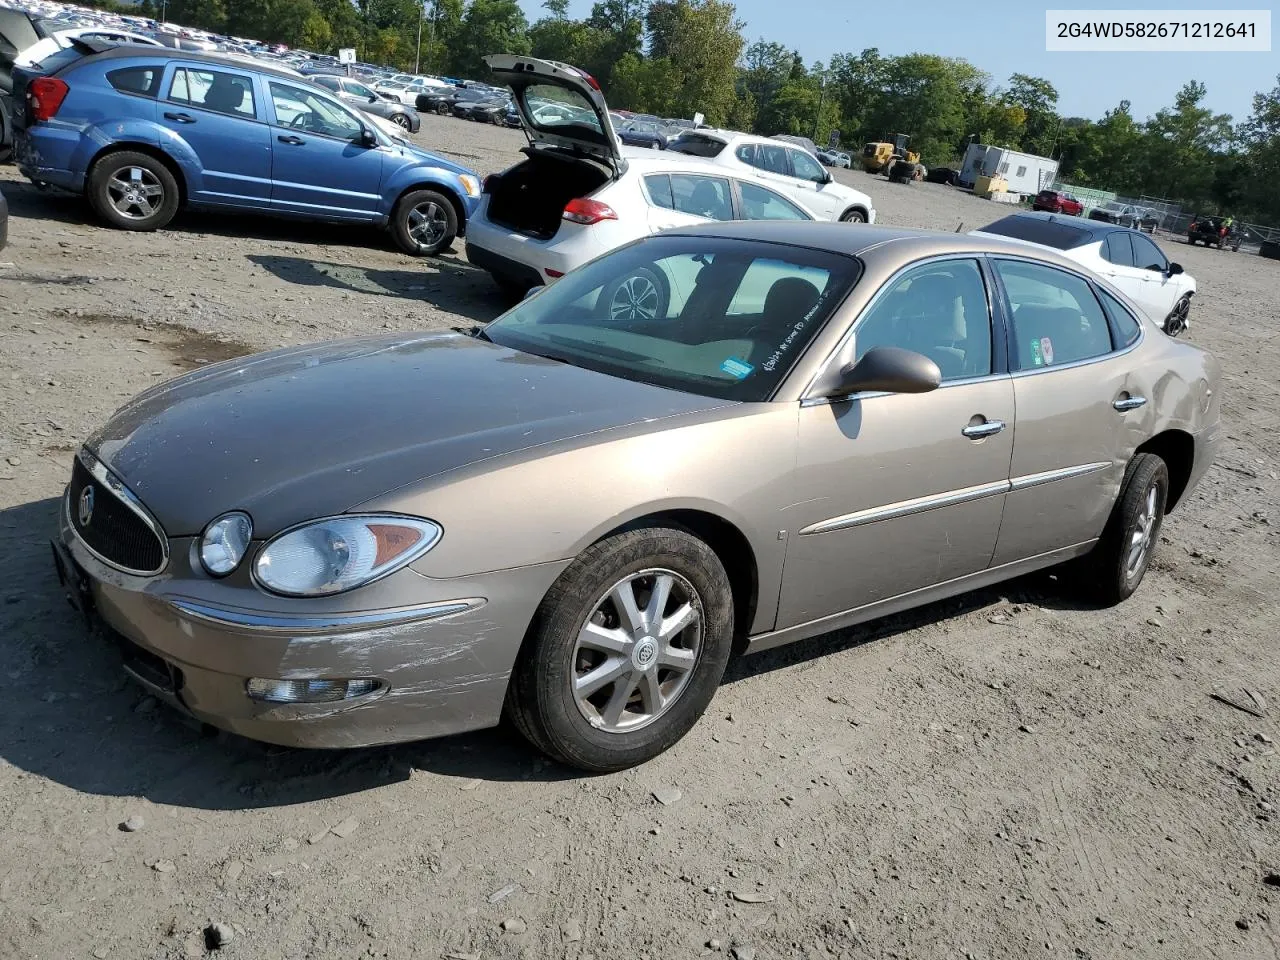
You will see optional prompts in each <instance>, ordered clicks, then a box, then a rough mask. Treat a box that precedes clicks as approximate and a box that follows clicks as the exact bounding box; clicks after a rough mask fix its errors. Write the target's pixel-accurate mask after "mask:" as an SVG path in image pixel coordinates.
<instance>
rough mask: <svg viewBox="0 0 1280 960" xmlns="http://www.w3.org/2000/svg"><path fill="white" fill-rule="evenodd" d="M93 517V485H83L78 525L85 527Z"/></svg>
mask: <svg viewBox="0 0 1280 960" xmlns="http://www.w3.org/2000/svg"><path fill="white" fill-rule="evenodd" d="M92 519H93V487H85V488H84V490H83V491H82V492H81V493H80V526H82V527H87V526H88V525H89V521H90V520H92Z"/></svg>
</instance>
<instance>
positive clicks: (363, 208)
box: [265, 78, 386, 220]
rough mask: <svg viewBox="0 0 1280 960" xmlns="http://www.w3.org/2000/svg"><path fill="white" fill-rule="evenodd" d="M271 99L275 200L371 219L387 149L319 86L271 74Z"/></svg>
mask: <svg viewBox="0 0 1280 960" xmlns="http://www.w3.org/2000/svg"><path fill="white" fill-rule="evenodd" d="M265 85H266V87H267V89H268V93H269V96H270V98H271V110H272V125H271V128H270V132H271V148H272V149H271V157H272V159H271V204H272V207H273V208H275V209H279V210H285V211H292V212H294V213H303V214H308V215H310V216H321V217H327V218H331V219H335V220H372V219H373V218H374V217H375V215H376V213H377V209H378V201H379V200H380V199H381V193H380V188H381V184H382V164H383V159H384V157H385V156H386V151H385V149H384V148H383V147H381V146H380V145H377V144H375V145H373V146H369V145H366V144H365V143H364V142H363V140H362V135H363V131H364V129H365V124H364V122H363V121H362V120H360V119H359V117H357V116H356V114H355V113H353V112H352V111H351V110H350V109H348V108H347V107H344V106H343V105H342V104H340V103H338V102H337V101H336V100H334V99H332V98H331V97H327V96H325V95H324V94H322V93H321V92H320V91H318V90H314V89H312V90H309V89H307V88H305V87H301V86H297V85H295V84H292V83H288V82H287V81H284V80H276V79H273V78H272V79H267V80H266V84H265Z"/></svg>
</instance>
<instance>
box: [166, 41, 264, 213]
mask: <svg viewBox="0 0 1280 960" xmlns="http://www.w3.org/2000/svg"><path fill="white" fill-rule="evenodd" d="M163 89H164V99H163V102H161V104H160V116H159V118H158V122H159V124H160V125H161V126H162V127H165V128H167V129H169V130H170V131H172V133H173V135H174V137H175V138H176V139H178V140H180V141H182V142H185V143H186V144H187V145H188V146H189V147H190V148H191V150H192V151H193V152H194V153H195V155H196V157H197V159H198V160H199V161H200V169H201V173H200V177H199V179H198V180H196V181H195V182H193V183H189V184H187V189H188V191H189V196H190V199H191V200H192V201H195V202H197V203H203V204H216V205H224V206H250V207H262V208H266V207H267V206H268V204H269V203H270V199H271V130H270V127H269V126H268V125H267V122H266V108H265V105H264V104H262V103H261V102H260V100H261V92H260V90H259V89H258V86H257V83H256V82H255V77H254V75H253V74H251V73H242V72H240V71H238V70H234V69H228V68H226V67H222V66H218V67H216V68H215V67H211V66H210V65H209V64H205V63H181V62H179V63H176V64H172V65H171V66H170V68H169V75H168V77H167V78H166V80H165V82H164V87H163Z"/></svg>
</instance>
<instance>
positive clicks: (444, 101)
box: [414, 87, 466, 116]
mask: <svg viewBox="0 0 1280 960" xmlns="http://www.w3.org/2000/svg"><path fill="white" fill-rule="evenodd" d="M465 92H466V91H464V90H462V89H460V88H458V87H449V88H447V89H440V90H428V91H427V92H425V93H420V94H418V98H417V100H416V102H415V103H414V106H416V107H417V108H418V112H419V113H438V114H440V115H441V116H448V115H449V114H451V113H453V105H454V104H455V103H457V102H458V101H459V100H460V99H462V96H463V94H464V93H465Z"/></svg>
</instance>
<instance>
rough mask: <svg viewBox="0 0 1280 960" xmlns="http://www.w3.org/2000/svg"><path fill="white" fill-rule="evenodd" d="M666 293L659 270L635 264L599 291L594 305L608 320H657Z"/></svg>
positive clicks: (663, 311) (662, 311)
mask: <svg viewBox="0 0 1280 960" xmlns="http://www.w3.org/2000/svg"><path fill="white" fill-rule="evenodd" d="M669 303H670V294H669V292H668V290H667V282H666V280H665V279H664V278H663V276H662V275H661V273H660V271H657V270H654V269H652V268H650V267H637V268H636V269H635V270H632V271H631V272H630V273H629V274H627V275H626V276H625V277H619V278H618V279H617V280H615V281H613V283H611V284H609V286H607V287H605V288H604V289H603V290H602V291H600V299H599V301H598V304H597V305H598V306H602V307H604V309H605V310H606V311H608V318H609V319H610V320H620V321H623V322H626V321H629V320H658V319H661V318H664V317H666V315H667V305H668V304H669Z"/></svg>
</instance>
